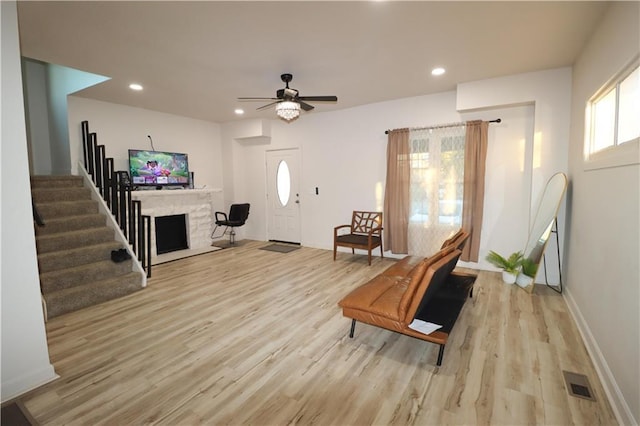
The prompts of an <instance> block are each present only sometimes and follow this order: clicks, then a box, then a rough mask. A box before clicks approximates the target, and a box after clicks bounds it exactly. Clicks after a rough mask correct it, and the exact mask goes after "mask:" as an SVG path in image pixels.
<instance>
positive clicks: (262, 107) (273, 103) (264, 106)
mask: <svg viewBox="0 0 640 426" xmlns="http://www.w3.org/2000/svg"><path fill="white" fill-rule="evenodd" d="M279 102H280V100H276V101H275V102H271V103H269V104H266V105H262V106H261V107H258V108H256V110H257V111H262V110H263V109H267V108H269V107H270V106H272V105H275V104H277V103H279Z"/></svg>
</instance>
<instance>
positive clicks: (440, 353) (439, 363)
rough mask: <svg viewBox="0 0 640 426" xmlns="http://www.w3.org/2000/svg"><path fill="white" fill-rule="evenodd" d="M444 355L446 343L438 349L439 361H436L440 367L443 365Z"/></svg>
mask: <svg viewBox="0 0 640 426" xmlns="http://www.w3.org/2000/svg"><path fill="white" fill-rule="evenodd" d="M443 355H444V345H440V350H439V351H438V361H436V365H437V366H438V367H439V366H441V365H442V356H443Z"/></svg>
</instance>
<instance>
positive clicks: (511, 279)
mask: <svg viewBox="0 0 640 426" xmlns="http://www.w3.org/2000/svg"><path fill="white" fill-rule="evenodd" d="M502 281H504V282H505V284H513V283H515V282H516V274H512V273H511V272H507V271H502Z"/></svg>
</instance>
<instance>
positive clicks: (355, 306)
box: [338, 231, 475, 365]
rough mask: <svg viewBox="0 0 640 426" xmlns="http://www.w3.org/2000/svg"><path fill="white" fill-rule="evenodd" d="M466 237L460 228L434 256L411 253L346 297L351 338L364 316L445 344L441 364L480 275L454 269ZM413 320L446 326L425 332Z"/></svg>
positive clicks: (379, 324)
mask: <svg viewBox="0 0 640 426" xmlns="http://www.w3.org/2000/svg"><path fill="white" fill-rule="evenodd" d="M467 238H468V234H467V233H466V232H464V231H460V232H458V233H457V234H456V235H455V236H454V237H452V238H451V239H449V240H447V241H445V243H444V244H443V248H442V249H441V250H440V251H439V252H438V253H436V254H434V255H433V256H431V257H429V258H420V257H416V256H406V257H405V258H404V259H402V260H401V261H399V262H398V263H396V264H395V265H392V266H390V267H389V268H387V269H386V270H385V271H384V272H382V273H381V274H379V275H378V276H376V277H374V278H373V279H371V280H370V281H369V282H367V283H365V284H363V285H362V286H360V287H358V288H356V289H355V290H353V291H352V292H351V293H349V294H348V295H347V296H345V297H344V298H343V299H342V300H341V301H340V302H339V303H338V305H339V306H340V307H341V308H342V313H343V315H344V316H345V317H348V318H351V319H352V321H351V331H350V334H349V337H353V335H354V331H355V325H356V321H360V322H363V323H366V324H370V325H374V326H377V327H381V328H384V329H387V330H391V331H395V332H397V333H402V334H405V335H407V336H411V337H415V338H418V339H421V340H425V341H427V342H432V343H436V344H438V345H440V350H439V353H438V360H437V365H441V364H442V358H443V354H444V348H445V345H446V343H447V339H448V337H449V333H450V332H451V330H452V329H453V326H454V324H455V322H456V320H457V318H458V315H459V313H460V311H461V310H462V307H463V305H464V303H465V301H466V299H467V298H469V297H470V296H471V295H472V289H473V283H474V282H475V275H472V274H466V273H462V272H458V271H454V268H455V266H456V263H457V261H458V258H459V257H460V254H461V251H460V249H461V248H462V246H463V245H464V243H465V242H466V240H467ZM414 319H418V320H422V321H426V322H429V323H434V324H438V325H441V328H439V329H438V330H436V331H433V332H431V333H430V334H423V333H421V332H419V331H416V330H414V329H412V328H410V327H409V325H410V324H411V323H412V322H413V320H414Z"/></svg>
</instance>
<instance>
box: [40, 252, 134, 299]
mask: <svg viewBox="0 0 640 426" xmlns="http://www.w3.org/2000/svg"><path fill="white" fill-rule="evenodd" d="M132 263H133V262H132V261H131V260H126V261H124V262H120V263H115V262H112V261H106V262H96V263H92V264H89V265H86V267H79V268H69V269H63V270H60V271H54V272H49V273H44V274H41V275H40V288H41V289H42V293H43V294H45V295H46V294H48V293H51V292H54V291H58V290H63V289H65V288H71V287H76V286H79V285H84V284H87V283H92V282H96V281H99V280H101V279H104V277H116V276H119V275H124V274H127V273H129V272H131V270H132V269H131V268H132Z"/></svg>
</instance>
